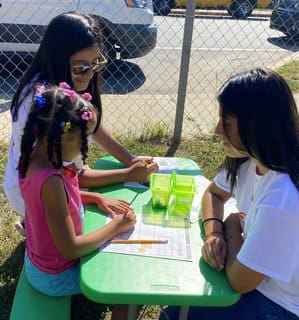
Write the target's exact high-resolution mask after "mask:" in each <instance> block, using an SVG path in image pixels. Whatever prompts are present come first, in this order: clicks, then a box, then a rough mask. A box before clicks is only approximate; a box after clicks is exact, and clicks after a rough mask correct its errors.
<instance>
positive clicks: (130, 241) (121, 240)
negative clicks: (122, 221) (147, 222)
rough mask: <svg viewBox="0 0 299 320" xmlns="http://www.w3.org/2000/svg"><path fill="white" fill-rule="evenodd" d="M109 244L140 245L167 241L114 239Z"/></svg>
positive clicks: (165, 241) (166, 241)
mask: <svg viewBox="0 0 299 320" xmlns="http://www.w3.org/2000/svg"><path fill="white" fill-rule="evenodd" d="M111 243H141V244H144V243H145V244H146V243H148V244H151V243H162V244H166V243H168V240H151V239H148V240H147V239H116V240H112V241H111Z"/></svg>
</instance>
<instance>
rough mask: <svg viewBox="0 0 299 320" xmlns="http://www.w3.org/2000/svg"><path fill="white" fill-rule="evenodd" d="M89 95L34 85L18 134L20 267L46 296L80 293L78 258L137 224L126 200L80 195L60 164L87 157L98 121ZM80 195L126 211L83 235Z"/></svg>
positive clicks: (71, 172)
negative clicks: (22, 220) (22, 218)
mask: <svg viewBox="0 0 299 320" xmlns="http://www.w3.org/2000/svg"><path fill="white" fill-rule="evenodd" d="M90 99H91V95H90V94H88V93H85V94H83V95H82V96H80V95H78V94H77V93H75V92H74V91H72V90H71V89H70V87H69V86H68V85H67V84H66V83H62V84H60V86H59V87H52V88H48V89H45V88H44V87H39V88H38V93H37V95H35V97H34V100H33V105H32V108H31V111H30V113H29V115H28V120H27V123H26V125H25V128H24V135H23V137H22V143H21V157H20V163H19V185H20V190H21V194H22V197H23V199H24V202H25V212H26V233H27V241H26V254H25V270H26V274H27V277H28V280H29V281H30V283H31V284H32V286H33V287H35V288H36V289H37V290H39V291H41V292H43V293H45V294H48V295H56V296H60V295H72V294H78V293H80V288H79V258H80V257H82V256H84V255H86V254H89V253H91V252H92V251H94V250H96V249H97V248H98V247H99V246H101V245H102V244H103V243H104V242H106V241H107V240H109V239H111V238H113V237H114V236H116V235H117V234H119V233H122V232H125V231H128V230H130V229H131V228H133V227H134V224H135V222H136V217H135V214H134V212H133V211H132V209H131V208H130V207H129V205H128V204H127V203H126V202H125V201H121V200H114V199H107V198H106V197H103V196H102V195H99V197H100V198H99V199H97V196H96V195H97V194H94V193H91V192H85V193H83V194H82V193H81V194H80V190H79V185H78V175H77V172H76V171H75V170H73V169H72V168H71V167H67V168H65V167H63V163H64V162H72V160H73V159H75V158H76V157H77V156H78V155H80V154H81V155H82V160H83V162H84V160H85V159H86V157H87V151H88V139H87V137H88V135H90V134H92V133H93V131H94V129H95V128H96V125H97V121H98V119H99V116H98V114H97V112H96V110H95V109H94V108H93V106H92V104H91V103H90V102H89V100H90ZM81 197H82V198H81ZM81 199H82V201H83V202H85V203H90V202H96V203H97V202H98V200H99V202H101V206H103V204H104V206H105V201H108V202H109V201H115V202H114V205H115V207H116V208H117V209H118V211H119V212H120V213H126V214H125V215H123V214H119V215H114V216H113V219H112V220H111V222H110V223H108V224H107V225H105V226H103V227H101V228H100V229H97V230H96V231H94V232H91V233H89V234H84V235H83V234H82V222H83V212H84V209H83V206H82V201H81ZM100 199H101V200H100ZM97 204H98V205H99V203H97Z"/></svg>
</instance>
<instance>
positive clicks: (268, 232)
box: [160, 69, 299, 320]
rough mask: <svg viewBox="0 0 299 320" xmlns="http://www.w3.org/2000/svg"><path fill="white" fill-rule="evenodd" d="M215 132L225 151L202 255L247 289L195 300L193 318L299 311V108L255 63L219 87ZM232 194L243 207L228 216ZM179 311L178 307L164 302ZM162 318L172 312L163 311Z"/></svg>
mask: <svg viewBox="0 0 299 320" xmlns="http://www.w3.org/2000/svg"><path fill="white" fill-rule="evenodd" d="M218 102H219V118H220V119H219V122H218V124H217V127H216V134H217V135H218V136H219V137H220V141H221V143H222V145H223V146H224V148H225V150H226V153H227V158H226V160H225V162H224V164H223V167H222V170H221V171H220V173H219V174H218V175H217V176H216V178H215V179H214V182H212V183H211V184H210V186H209V187H208V188H207V190H206V192H205V194H204V196H203V202H202V212H203V220H202V221H203V228H204V230H205V238H204V245H203V248H202V256H203V258H204V259H205V261H206V262H207V263H208V264H209V265H210V266H211V267H212V268H214V269H216V270H219V271H220V270H222V269H225V272H226V275H227V278H228V281H229V283H230V284H231V286H232V288H233V289H235V290H236V291H237V292H239V293H242V296H241V298H240V300H239V301H238V302H237V303H236V304H235V305H232V306H229V307H220V308H212V307H191V308H190V310H189V316H188V319H189V320H190V319H200V320H205V319H207V320H222V319H229V320H234V319H236V320H240V319H242V320H244V319H245V320H247V319H248V320H249V319H250V320H255V319H271V320H273V319H275V320H287V319H289V320H291V319H292V320H293V319H298V317H299V116H298V110H297V107H296V103H295V100H294V98H293V96H292V93H291V90H290V89H289V87H288V85H287V83H286V82H285V80H284V79H283V78H281V77H280V76H279V75H278V74H277V73H275V72H273V71H270V70H267V69H253V70H250V71H248V72H244V73H241V74H238V75H236V76H233V77H232V78H230V79H229V80H228V81H227V82H226V83H225V84H224V85H223V86H222V88H221V89H220V91H219V93H218ZM232 195H234V196H235V197H236V200H237V206H238V209H239V211H240V212H238V213H232V214H230V215H229V216H228V217H227V218H226V219H225V220H224V222H223V206H224V203H225V201H227V200H228V199H229V198H230V197H231V196H232ZM165 312H166V313H167V315H168V318H169V319H177V317H178V308H176V307H169V308H167V309H166V310H165ZM160 319H166V318H165V314H163V315H162V316H161V318H160Z"/></svg>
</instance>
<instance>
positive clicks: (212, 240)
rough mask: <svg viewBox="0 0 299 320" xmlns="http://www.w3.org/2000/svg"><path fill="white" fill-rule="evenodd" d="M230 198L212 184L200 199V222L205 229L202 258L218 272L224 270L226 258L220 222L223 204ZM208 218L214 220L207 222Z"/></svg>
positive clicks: (226, 193)
mask: <svg viewBox="0 0 299 320" xmlns="http://www.w3.org/2000/svg"><path fill="white" fill-rule="evenodd" d="M230 196H231V195H230V193H228V192H226V191H224V190H222V189H220V188H219V187H217V185H216V184H215V183H214V182H212V183H211V184H210V185H209V186H208V188H207V189H206V191H205V192H204V194H203V198H202V221H203V227H204V229H205V242H204V245H203V247H202V256H203V258H204V259H205V261H206V262H207V263H208V264H209V265H210V266H211V267H212V268H214V269H216V270H218V271H220V270H222V269H223V268H224V262H225V257H226V243H225V240H224V230H223V223H221V221H222V220H223V211H224V203H225V202H226V201H227V200H228V199H229V197H230ZM210 218H215V220H213V219H212V220H207V219H210ZM219 220H220V221H219Z"/></svg>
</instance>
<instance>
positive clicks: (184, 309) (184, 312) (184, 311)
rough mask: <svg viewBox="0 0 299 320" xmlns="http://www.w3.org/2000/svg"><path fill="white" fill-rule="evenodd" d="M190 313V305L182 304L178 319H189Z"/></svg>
mask: <svg viewBox="0 0 299 320" xmlns="http://www.w3.org/2000/svg"><path fill="white" fill-rule="evenodd" d="M188 313H189V306H181V308H180V314H179V319H178V320H187V318H188Z"/></svg>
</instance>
